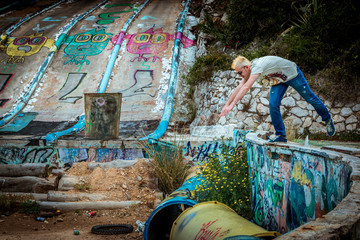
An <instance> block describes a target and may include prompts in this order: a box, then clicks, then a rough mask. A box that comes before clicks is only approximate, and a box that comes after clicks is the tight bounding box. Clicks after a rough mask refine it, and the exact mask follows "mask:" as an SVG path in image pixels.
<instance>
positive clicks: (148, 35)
mask: <svg viewBox="0 0 360 240" xmlns="http://www.w3.org/2000/svg"><path fill="white" fill-rule="evenodd" d="M125 38H127V39H129V42H128V44H127V50H128V52H130V53H133V54H139V57H136V58H137V59H138V61H141V59H144V60H145V61H146V62H147V61H148V60H149V58H150V57H144V56H143V55H144V54H152V55H154V56H153V60H152V61H153V62H155V61H156V59H157V58H159V57H158V56H157V54H159V53H160V52H163V51H165V50H166V49H167V47H168V44H169V40H171V39H174V36H170V34H168V33H164V32H163V31H162V28H160V29H157V30H155V31H154V28H150V29H149V30H147V31H145V32H142V33H137V34H132V35H126V36H125ZM136 58H134V59H132V60H131V61H132V62H133V61H134V60H135V59H136Z"/></svg>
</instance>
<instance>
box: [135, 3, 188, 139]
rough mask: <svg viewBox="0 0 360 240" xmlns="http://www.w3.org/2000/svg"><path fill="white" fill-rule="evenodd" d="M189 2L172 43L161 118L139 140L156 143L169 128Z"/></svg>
mask: <svg viewBox="0 0 360 240" xmlns="http://www.w3.org/2000/svg"><path fill="white" fill-rule="evenodd" d="M190 2H191V0H188V1H187V2H186V5H185V8H184V10H183V12H182V13H180V14H181V19H180V22H179V25H178V29H177V33H176V39H175V43H174V53H173V58H172V65H171V72H170V82H169V92H168V96H167V99H166V104H165V109H164V112H163V114H162V116H161V120H160V123H159V126H158V127H157V129H156V130H155V131H154V132H153V133H151V134H149V135H148V136H146V137H144V138H141V139H140V140H148V141H149V142H150V143H151V142H153V141H156V140H157V139H159V138H161V137H162V136H163V135H164V134H165V132H166V130H167V127H168V126H169V121H170V118H171V116H172V113H173V110H174V103H175V100H174V98H175V92H176V84H177V74H178V70H179V58H180V43H181V36H182V32H183V30H184V24H185V19H186V15H187V12H188V10H189V6H190Z"/></svg>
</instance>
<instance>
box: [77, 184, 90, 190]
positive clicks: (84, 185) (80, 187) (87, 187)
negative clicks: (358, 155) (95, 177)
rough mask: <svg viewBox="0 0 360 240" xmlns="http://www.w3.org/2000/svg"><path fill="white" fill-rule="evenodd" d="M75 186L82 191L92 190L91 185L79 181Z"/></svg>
mask: <svg viewBox="0 0 360 240" xmlns="http://www.w3.org/2000/svg"><path fill="white" fill-rule="evenodd" d="M74 187H75V188H76V189H77V190H80V191H85V190H90V185H89V184H86V183H78V184H75V186H74Z"/></svg>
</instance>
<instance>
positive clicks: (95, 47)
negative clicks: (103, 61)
mask: <svg viewBox="0 0 360 240" xmlns="http://www.w3.org/2000/svg"><path fill="white" fill-rule="evenodd" d="M111 36H112V34H111V33H105V30H104V29H102V30H100V31H98V32H96V29H93V30H91V31H88V32H84V33H79V34H76V35H75V36H70V37H68V38H67V40H66V42H67V43H68V46H67V47H66V48H65V50H64V52H65V54H66V55H67V56H68V57H69V58H70V60H68V61H66V62H65V64H67V63H68V62H70V64H72V63H73V62H75V64H82V63H84V62H86V64H89V61H88V60H85V58H86V56H93V55H97V54H99V53H101V52H102V51H103V50H104V49H105V47H106V45H107V44H108V42H109V40H110V38H111Z"/></svg>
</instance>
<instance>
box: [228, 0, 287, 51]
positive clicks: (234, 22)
mask: <svg viewBox="0 0 360 240" xmlns="http://www.w3.org/2000/svg"><path fill="white" fill-rule="evenodd" d="M289 3H290V2H289V1H286V0H269V1H263V0H230V1H229V4H228V8H227V14H228V22H229V24H228V27H229V29H228V34H227V37H226V39H227V44H228V45H230V46H232V47H235V45H236V44H237V43H238V42H239V43H241V45H244V44H248V43H250V42H251V41H252V40H253V39H254V38H260V39H269V38H273V37H274V36H276V34H278V33H280V32H282V31H283V30H284V28H286V26H287V22H288V19H290V17H291V15H290V14H291V11H290V9H291V5H290V4H289Z"/></svg>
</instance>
